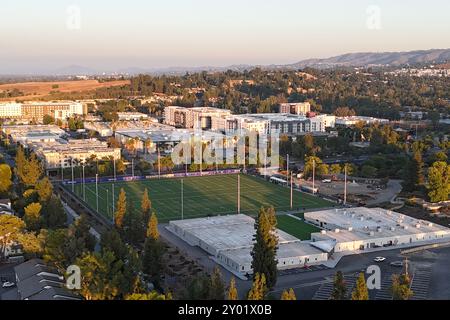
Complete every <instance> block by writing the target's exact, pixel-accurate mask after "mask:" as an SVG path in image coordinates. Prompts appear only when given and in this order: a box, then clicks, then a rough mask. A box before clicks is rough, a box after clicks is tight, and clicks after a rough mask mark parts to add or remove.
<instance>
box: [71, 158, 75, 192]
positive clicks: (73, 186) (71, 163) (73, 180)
mask: <svg viewBox="0 0 450 320" xmlns="http://www.w3.org/2000/svg"><path fill="white" fill-rule="evenodd" d="M70 166H71V169H72V193H73V190H74V187H75V185H74V182H75V180H74V178H73V158H70Z"/></svg>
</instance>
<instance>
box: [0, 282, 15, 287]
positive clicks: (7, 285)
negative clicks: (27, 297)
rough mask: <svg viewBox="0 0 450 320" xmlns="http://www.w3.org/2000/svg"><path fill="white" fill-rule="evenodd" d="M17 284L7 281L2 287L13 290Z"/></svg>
mask: <svg viewBox="0 0 450 320" xmlns="http://www.w3.org/2000/svg"><path fill="white" fill-rule="evenodd" d="M15 285H16V284H15V283H14V282H9V281H7V282H5V283H4V284H3V285H2V288H12V287H14V286H15Z"/></svg>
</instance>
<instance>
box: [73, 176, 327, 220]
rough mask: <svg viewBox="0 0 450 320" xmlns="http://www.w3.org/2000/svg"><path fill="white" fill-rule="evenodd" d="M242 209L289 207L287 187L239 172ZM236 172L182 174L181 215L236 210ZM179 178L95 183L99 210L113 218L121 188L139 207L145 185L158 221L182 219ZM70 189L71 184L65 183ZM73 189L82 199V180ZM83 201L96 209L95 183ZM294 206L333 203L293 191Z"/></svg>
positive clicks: (284, 208)
mask: <svg viewBox="0 0 450 320" xmlns="http://www.w3.org/2000/svg"><path fill="white" fill-rule="evenodd" d="M240 177H241V178H240V179H241V213H245V214H249V215H254V214H256V213H257V212H258V210H259V208H261V206H273V207H275V209H276V210H277V211H288V210H289V209H290V190H289V188H286V187H282V186H279V185H276V184H273V183H270V182H267V181H265V180H263V179H261V178H257V177H252V176H248V175H242V174H241V175H240ZM237 179H238V176H237V175H217V176H205V177H188V178H183V190H184V192H183V194H184V200H183V204H184V218H196V217H206V216H212V215H218V214H233V213H236V212H237ZM180 180H181V179H161V180H159V179H149V180H143V181H129V182H125V181H121V182H115V183H114V197H113V195H112V194H113V183H112V182H106V183H99V184H98V199H99V200H98V211H99V212H100V213H102V214H104V215H106V216H107V217H110V218H111V220H112V212H113V203H116V202H117V198H118V195H119V192H120V189H121V188H123V189H124V190H125V192H126V195H127V202H128V203H130V202H131V204H132V205H133V207H134V209H135V210H140V205H141V199H142V194H143V192H144V190H145V189H146V188H147V190H148V193H149V196H150V200H151V201H152V206H153V208H154V209H155V210H156V212H157V214H158V219H159V220H160V221H161V222H167V221H170V220H177V219H181V181H180ZM67 188H68V189H69V190H70V188H71V187H70V186H67ZM74 188H75V190H74V191H75V193H76V194H77V195H78V196H79V197H80V198H81V199H83V189H82V184H77V185H75V187H74ZM85 188H86V189H85V198H86V202H87V203H88V204H89V205H90V206H91V208H93V209H94V210H96V208H97V202H96V190H95V183H90V184H86V187H85ZM293 205H294V210H304V209H310V208H323V207H330V206H332V205H333V204H332V203H330V202H328V201H326V200H323V199H320V198H317V197H314V196H312V195H309V194H305V193H301V192H298V191H294V196H293Z"/></svg>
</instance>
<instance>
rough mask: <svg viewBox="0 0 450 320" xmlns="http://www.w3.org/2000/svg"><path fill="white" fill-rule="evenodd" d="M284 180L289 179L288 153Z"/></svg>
mask: <svg viewBox="0 0 450 320" xmlns="http://www.w3.org/2000/svg"><path fill="white" fill-rule="evenodd" d="M286 180H287V181H289V153H288V154H287V155H286Z"/></svg>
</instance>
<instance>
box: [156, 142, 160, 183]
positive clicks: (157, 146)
mask: <svg viewBox="0 0 450 320" xmlns="http://www.w3.org/2000/svg"><path fill="white" fill-rule="evenodd" d="M156 149H157V150H158V178H159V179H160V178H161V154H160V152H159V144H158V143H157V144H156Z"/></svg>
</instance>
